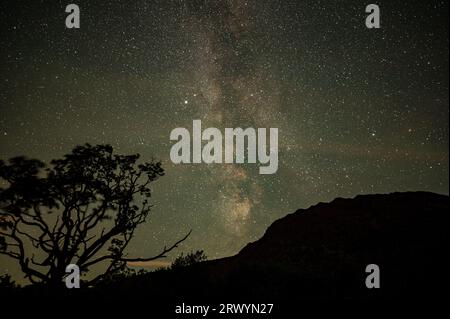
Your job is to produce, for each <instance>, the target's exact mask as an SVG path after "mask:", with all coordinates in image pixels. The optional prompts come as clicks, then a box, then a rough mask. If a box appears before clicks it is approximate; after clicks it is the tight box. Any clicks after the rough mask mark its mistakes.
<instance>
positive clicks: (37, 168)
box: [0, 144, 190, 286]
mask: <svg viewBox="0 0 450 319" xmlns="http://www.w3.org/2000/svg"><path fill="white" fill-rule="evenodd" d="M138 158H139V155H138V154H136V155H118V154H114V152H113V148H112V147H111V146H110V145H97V146H91V145H89V144H86V145H83V146H78V147H76V148H74V149H73V151H72V152H71V153H69V154H67V155H65V156H64V157H63V158H62V159H57V160H53V161H51V164H50V165H49V166H46V165H45V164H44V163H43V162H41V161H39V160H35V159H27V158H24V157H15V158H12V159H10V160H9V162H8V163H5V162H3V161H0V187H1V188H0V254H4V255H7V256H10V257H12V258H14V259H17V260H18V263H19V265H20V267H21V269H22V271H23V273H24V274H25V277H27V278H28V279H29V280H30V281H31V282H33V283H37V282H43V283H47V284H53V285H56V286H59V285H61V284H62V282H63V279H64V277H65V276H66V273H65V269H66V266H67V265H68V264H76V265H78V266H79V267H80V271H81V272H82V273H86V272H87V271H88V270H89V269H90V268H91V267H93V266H95V265H98V264H101V263H103V265H104V267H106V270H105V271H104V272H103V273H101V274H100V275H98V276H96V277H94V278H92V279H91V280H89V281H86V283H85V284H89V285H90V284H94V283H96V282H98V281H99V280H101V279H104V278H105V277H108V276H111V275H113V274H114V273H118V272H121V271H124V269H125V267H126V263H127V262H129V261H150V260H155V259H158V258H162V257H165V255H166V254H167V253H168V252H170V251H171V250H173V249H174V248H176V247H177V246H178V244H180V243H181V242H182V241H184V240H185V239H186V238H187V237H188V236H189V234H190V232H189V233H188V234H187V235H186V236H184V237H183V238H181V239H180V240H179V241H177V242H176V243H174V244H173V245H171V246H169V247H164V249H163V250H162V251H161V252H160V253H159V254H157V255H156V256H152V257H148V258H127V257H126V254H125V253H124V250H125V248H126V247H127V246H128V244H129V243H130V241H131V239H132V238H133V234H134V231H135V229H136V227H137V226H138V225H140V224H142V223H144V222H145V220H146V217H147V216H148V214H149V212H150V208H151V205H150V204H149V202H148V198H149V197H150V196H151V190H150V188H149V186H150V183H151V182H153V181H155V180H156V179H158V178H159V177H160V176H163V175H164V170H163V169H162V167H161V163H160V162H155V161H153V160H152V161H151V162H147V163H143V164H139V165H138V164H137V163H136V162H137V160H138ZM35 253H36V255H35Z"/></svg>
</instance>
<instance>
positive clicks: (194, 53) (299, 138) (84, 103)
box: [0, 0, 449, 267]
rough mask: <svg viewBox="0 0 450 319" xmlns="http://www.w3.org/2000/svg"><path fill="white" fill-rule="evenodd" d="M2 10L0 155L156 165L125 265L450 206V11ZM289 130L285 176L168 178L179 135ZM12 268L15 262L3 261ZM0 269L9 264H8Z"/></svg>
mask: <svg viewBox="0 0 450 319" xmlns="http://www.w3.org/2000/svg"><path fill="white" fill-rule="evenodd" d="M75 3H76V4H78V5H79V7H80V10H81V28H80V29H66V28H65V24H64V21H65V17H66V15H67V14H66V13H65V12H64V8H65V5H66V4H67V3H65V2H63V1H54V3H53V4H50V3H48V2H44V1H33V2H29V1H28V2H25V1H14V2H11V3H8V2H6V3H5V2H2V4H0V28H1V31H0V32H1V35H0V37H1V38H0V39H1V44H2V49H1V51H0V57H1V61H2V63H1V65H0V71H1V79H0V158H2V159H7V158H9V157H12V156H16V155H27V156H29V157H37V158H41V159H44V160H50V159H52V158H55V157H58V156H61V155H63V154H65V153H66V152H69V151H70V150H71V149H72V148H73V147H74V146H75V145H77V144H84V143H86V142H89V143H91V144H97V143H109V144H111V145H112V146H113V147H114V148H115V150H116V151H117V152H120V153H140V154H141V158H142V159H144V160H145V159H150V158H151V157H155V158H157V159H160V160H162V162H163V167H164V168H165V170H166V176H165V177H163V178H162V179H161V180H159V181H158V182H157V183H155V185H154V187H153V190H154V194H153V203H154V204H155V207H154V209H153V212H152V215H151V216H150V218H149V221H148V223H147V224H145V225H143V226H142V227H141V228H140V229H139V231H138V232H137V234H136V238H135V239H134V242H133V243H132V244H131V245H130V249H129V252H130V254H133V255H148V254H152V253H154V252H156V251H158V250H159V248H160V247H162V246H164V245H165V244H168V243H171V242H173V241H174V240H175V239H177V238H179V237H181V236H182V235H184V234H185V233H186V232H187V231H188V230H189V229H193V234H192V236H191V237H190V238H189V240H188V241H187V242H186V243H184V244H183V246H182V247H181V248H180V249H179V251H178V253H179V252H181V251H189V250H191V249H192V250H196V249H204V250H205V252H206V255H208V256H209V257H210V258H217V257H223V256H229V255H232V254H235V253H237V252H238V251H239V249H241V248H242V247H243V246H244V245H245V244H247V243H248V242H249V241H254V240H256V239H257V238H259V237H260V236H261V235H262V234H263V232H264V231H265V229H266V228H267V226H268V225H270V224H271V223H272V222H273V221H274V220H276V219H278V218H280V217H282V216H284V215H286V214H287V213H291V212H293V211H295V210H296V209H298V208H304V207H308V206H309V205H312V204H315V203H317V202H319V201H329V200H332V199H334V198H335V197H353V196H355V195H357V194H363V193H364V194H366V193H388V192H394V191H408V190H426V191H433V192H438V193H445V194H448V187H449V186H448V15H447V12H448V3H447V2H446V1H429V2H427V3H423V2H418V1H408V2H403V3H401V4H395V3H392V1H377V2H376V3H377V4H378V5H379V6H380V8H381V29H367V28H366V27H365V23H364V21H365V17H366V13H365V11H364V8H365V6H366V5H367V4H368V3H370V2H367V3H366V2H363V1H342V2H339V3H338V2H330V1H321V0H319V1H294V0H292V1H291V0H286V1H256V0H248V1H237V0H224V1H212V0H211V1H206V0H194V1H183V0H176V1H175V0H174V1H144V0H138V1H133V2H128V1H75ZM194 119H201V120H202V125H203V126H204V127H217V128H219V129H221V130H223V129H224V128H225V127H242V128H246V127H255V128H257V127H266V128H269V127H277V128H278V129H279V139H280V140H279V158H280V163H279V169H278V172H277V173H276V174H274V175H260V174H258V167H257V165H250V164H242V165H238V164H215V165H206V164H190V165H174V164H172V163H171V161H170V158H169V152H170V148H171V146H172V144H173V143H172V142H171V141H170V140H169V135H170V132H171V130H172V129H174V128H176V127H186V128H188V129H190V128H191V127H192V120H194ZM4 260H5V261H4ZM0 261H1V264H2V266H3V265H6V266H5V267H11V266H10V265H11V263H10V262H9V261H6V259H5V258H4V257H0Z"/></svg>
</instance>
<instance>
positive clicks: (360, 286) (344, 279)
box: [21, 192, 449, 308]
mask: <svg viewBox="0 0 450 319" xmlns="http://www.w3.org/2000/svg"><path fill="white" fill-rule="evenodd" d="M448 204H449V197H448V196H444V195H438V194H434V193H427V192H407V193H393V194H386V195H360V196H357V197H355V198H353V199H342V198H338V199H335V200H333V201H332V202H330V203H320V204H317V205H315V206H312V207H310V208H308V209H300V210H298V211H296V212H295V213H292V214H290V215H287V216H285V217H283V218H281V219H279V220H277V221H275V222H274V223H273V224H272V225H271V226H270V227H269V228H268V229H267V231H266V232H265V234H264V235H263V236H262V238H261V239H259V240H257V241H256V242H253V243H250V244H248V245H247V246H245V247H244V248H243V249H242V250H241V251H240V252H239V253H238V254H237V255H235V256H232V257H228V258H222V259H217V260H211V261H205V262H199V263H197V264H194V265H190V266H187V267H177V268H176V269H171V270H160V271H156V272H151V273H145V274H140V275H136V276H131V277H128V278H123V279H121V280H117V281H114V282H107V283H103V284H102V285H99V286H97V287H95V288H93V289H79V290H76V291H75V290H72V291H70V293H71V294H75V295H81V296H83V297H86V296H87V297H92V298H96V299H97V298H102V299H103V298H104V299H115V298H120V299H123V298H125V299H127V298H131V299H148V300H150V299H152V300H153V301H154V302H155V304H157V302H158V300H165V302H166V304H167V302H169V305H167V307H168V308H170V307H172V306H171V305H173V304H176V303H178V302H189V301H193V302H195V301H197V302H198V301H201V302H202V303H205V302H214V301H220V302H239V301H241V302H277V301H279V302H283V301H284V302H286V301H287V300H293V299H295V300H298V299H316V298H333V299H334V298H339V299H342V298H357V299H372V298H376V299H379V298H381V299H386V298H407V297H419V298H424V297H425V298H439V297H441V296H440V294H439V288H440V287H445V286H446V284H447V282H448V279H446V278H445V276H443V272H444V271H445V269H446V266H447V262H446V258H445V255H446V254H447V251H448V244H447V227H448V221H449V218H448V206H449V205H448ZM368 264H377V265H378V266H379V268H380V275H381V288H379V289H368V288H367V287H366V286H365V278H366V277H367V275H368V274H367V273H366V272H365V268H366V266H367V265H368ZM68 293H69V292H68ZM21 294H41V291H40V290H39V289H37V288H36V287H34V288H33V287H31V288H28V289H22V292H21Z"/></svg>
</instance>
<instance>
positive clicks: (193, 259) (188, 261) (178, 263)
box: [171, 250, 208, 269]
mask: <svg viewBox="0 0 450 319" xmlns="http://www.w3.org/2000/svg"><path fill="white" fill-rule="evenodd" d="M206 259H208V258H207V257H206V255H205V253H204V252H203V250H197V251H196V252H190V253H188V254H187V255H186V256H185V255H184V254H183V253H181V255H179V256H178V257H177V258H175V260H174V261H173V262H172V265H171V268H172V269H177V268H181V267H187V266H191V265H195V264H197V263H199V262H202V261H205V260H206Z"/></svg>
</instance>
